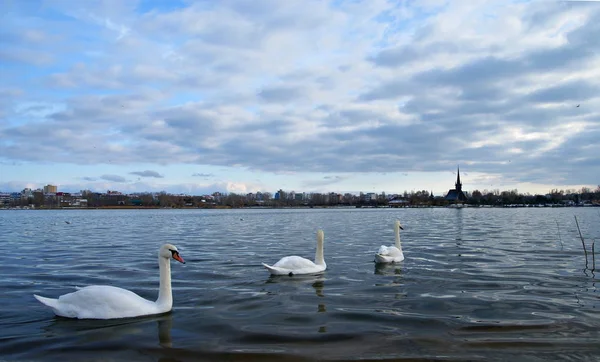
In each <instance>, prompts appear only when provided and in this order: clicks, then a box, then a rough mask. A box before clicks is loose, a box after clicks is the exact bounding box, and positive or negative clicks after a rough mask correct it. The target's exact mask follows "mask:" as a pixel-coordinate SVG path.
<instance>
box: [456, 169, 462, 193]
mask: <svg viewBox="0 0 600 362" xmlns="http://www.w3.org/2000/svg"><path fill="white" fill-rule="evenodd" d="M454 186H455V189H456V191H459V192H460V191H462V183H460V167H458V166H456V183H455V184H454Z"/></svg>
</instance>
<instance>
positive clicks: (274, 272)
mask: <svg viewBox="0 0 600 362" xmlns="http://www.w3.org/2000/svg"><path fill="white" fill-rule="evenodd" d="M262 265H263V266H264V267H265V269H267V270H268V271H269V273H271V274H272V275H287V274H289V271H286V270H283V269H281V268H277V267H274V266H270V265H267V264H265V263H262Z"/></svg>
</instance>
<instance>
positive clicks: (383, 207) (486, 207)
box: [0, 204, 600, 211]
mask: <svg viewBox="0 0 600 362" xmlns="http://www.w3.org/2000/svg"><path fill="white" fill-rule="evenodd" d="M592 207H600V205H595V204H593V205H586V206H564V205H497V206H496V205H464V206H459V207H457V206H429V205H421V206H419V205H415V206H402V207H393V206H392V207H390V206H377V207H374V206H359V207H357V206H283V207H275V206H245V207H231V206H214V207H191V206H188V207H185V206H184V207H160V206H99V207H55V208H46V207H40V208H29V207H23V208H16V207H8V208H0V210H11V211H25V210H27V211H35V210H40V211H48V210H278V209H279V210H281V209H516V208H519V209H547V208H554V209H556V208H559V209H562V208H592Z"/></svg>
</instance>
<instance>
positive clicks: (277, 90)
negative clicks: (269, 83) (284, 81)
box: [258, 86, 303, 103]
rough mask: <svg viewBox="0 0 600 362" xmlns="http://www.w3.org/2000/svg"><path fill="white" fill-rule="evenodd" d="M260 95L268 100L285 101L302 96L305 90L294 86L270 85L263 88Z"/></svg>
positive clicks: (291, 100)
mask: <svg viewBox="0 0 600 362" xmlns="http://www.w3.org/2000/svg"><path fill="white" fill-rule="evenodd" d="M258 96H259V97H260V98H261V99H262V100H264V101H267V102H275V103H285V102H293V101H295V100H298V99H299V98H302V97H303V92H302V91H301V90H300V89H298V88H296V87H293V86H280V87H268V88H263V89H262V90H261V91H260V92H259V93H258Z"/></svg>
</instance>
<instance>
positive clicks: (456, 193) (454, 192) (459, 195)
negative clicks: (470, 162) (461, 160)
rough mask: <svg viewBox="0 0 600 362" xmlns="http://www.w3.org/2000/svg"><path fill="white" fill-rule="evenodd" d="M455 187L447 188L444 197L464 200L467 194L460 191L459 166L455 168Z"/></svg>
mask: <svg viewBox="0 0 600 362" xmlns="http://www.w3.org/2000/svg"><path fill="white" fill-rule="evenodd" d="M454 186H455V188H453V189H451V190H448V194H447V195H446V197H445V199H446V200H448V201H453V202H465V201H467V196H466V195H465V193H464V192H463V191H462V183H461V182H460V168H457V170H456V183H455V184H454Z"/></svg>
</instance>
